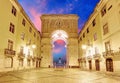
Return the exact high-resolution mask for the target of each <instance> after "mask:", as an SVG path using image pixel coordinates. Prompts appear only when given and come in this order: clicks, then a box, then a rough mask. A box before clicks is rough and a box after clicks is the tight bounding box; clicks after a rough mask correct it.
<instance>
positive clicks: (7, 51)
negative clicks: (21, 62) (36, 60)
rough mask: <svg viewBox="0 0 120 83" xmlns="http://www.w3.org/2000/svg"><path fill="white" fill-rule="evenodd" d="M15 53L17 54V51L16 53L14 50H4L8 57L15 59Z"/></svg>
mask: <svg viewBox="0 0 120 83" xmlns="http://www.w3.org/2000/svg"><path fill="white" fill-rule="evenodd" d="M15 53H16V51H14V50H10V49H5V50H4V54H5V55H6V56H7V57H14V56H15Z"/></svg>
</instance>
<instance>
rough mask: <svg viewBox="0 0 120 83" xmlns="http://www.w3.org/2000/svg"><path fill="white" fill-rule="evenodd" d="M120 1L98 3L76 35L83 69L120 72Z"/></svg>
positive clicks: (102, 0) (110, 0)
mask: <svg viewBox="0 0 120 83" xmlns="http://www.w3.org/2000/svg"><path fill="white" fill-rule="evenodd" d="M119 37H120V0H101V1H100V2H99V3H98V5H97V6H96V8H95V10H94V12H93V13H92V14H91V16H90V18H89V19H88V21H87V22H86V24H85V25H84V27H83V29H82V30H81V32H80V34H79V59H78V61H79V65H80V67H81V68H82V69H87V70H97V71H110V72H113V71H116V72H117V71H120V66H118V65H119V64H120V44H119V41H120V39H119Z"/></svg>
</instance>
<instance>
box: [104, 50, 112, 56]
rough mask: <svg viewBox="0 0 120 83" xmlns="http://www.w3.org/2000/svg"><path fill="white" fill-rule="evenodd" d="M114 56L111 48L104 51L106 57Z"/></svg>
mask: <svg viewBox="0 0 120 83" xmlns="http://www.w3.org/2000/svg"><path fill="white" fill-rule="evenodd" d="M113 56H114V52H113V50H109V51H106V52H103V57H104V58H112V57H113Z"/></svg>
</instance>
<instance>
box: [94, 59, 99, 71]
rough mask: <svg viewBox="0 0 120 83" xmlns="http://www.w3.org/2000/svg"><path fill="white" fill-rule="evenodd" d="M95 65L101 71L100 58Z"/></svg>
mask: <svg viewBox="0 0 120 83" xmlns="http://www.w3.org/2000/svg"><path fill="white" fill-rule="evenodd" d="M95 67H96V70H97V71H100V61H99V60H95Z"/></svg>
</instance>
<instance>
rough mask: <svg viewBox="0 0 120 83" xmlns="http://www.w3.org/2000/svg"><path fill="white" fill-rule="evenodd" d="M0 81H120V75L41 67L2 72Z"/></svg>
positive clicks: (53, 82)
mask: <svg viewBox="0 0 120 83" xmlns="http://www.w3.org/2000/svg"><path fill="white" fill-rule="evenodd" d="M0 83H120V77H119V76H115V75H114V76H113V75H109V74H104V73H100V72H95V71H81V70H79V69H63V70H61V69H60V70H59V69H50V68H41V69H32V70H24V71H14V72H5V73H0Z"/></svg>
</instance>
